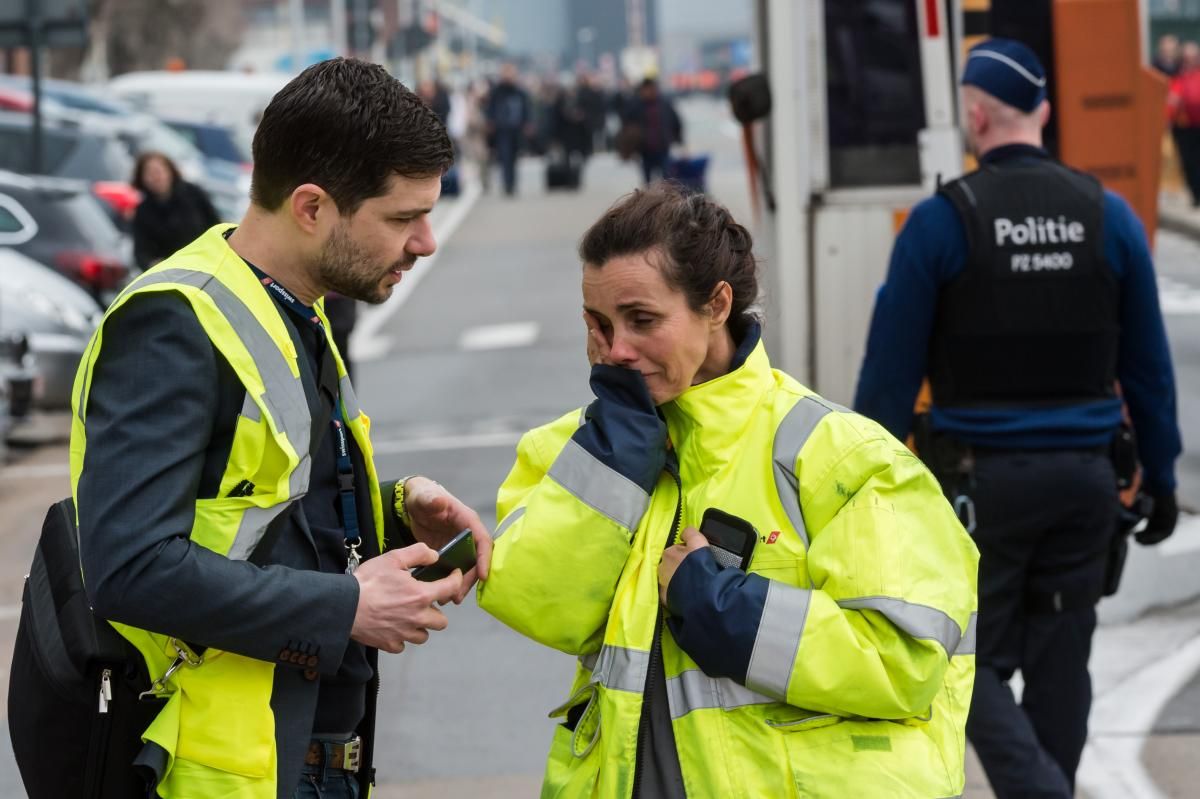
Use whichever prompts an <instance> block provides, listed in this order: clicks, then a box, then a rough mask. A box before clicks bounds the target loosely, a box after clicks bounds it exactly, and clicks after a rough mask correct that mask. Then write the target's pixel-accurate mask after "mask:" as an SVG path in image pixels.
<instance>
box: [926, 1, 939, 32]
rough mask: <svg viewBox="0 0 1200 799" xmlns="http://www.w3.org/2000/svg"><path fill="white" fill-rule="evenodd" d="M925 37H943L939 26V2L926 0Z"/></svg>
mask: <svg viewBox="0 0 1200 799" xmlns="http://www.w3.org/2000/svg"><path fill="white" fill-rule="evenodd" d="M925 35H926V36H928V37H929V38H930V39H936V38H937V37H938V36H940V35H941V26H940V25H939V24H938V0H925Z"/></svg>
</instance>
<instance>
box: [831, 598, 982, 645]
mask: <svg viewBox="0 0 1200 799" xmlns="http://www.w3.org/2000/svg"><path fill="white" fill-rule="evenodd" d="M838 607H841V608H845V609H846V610H874V611H876V612H878V613H881V614H883V615H884V616H885V617H886V618H887V620H888V621H890V622H891V623H892V624H894V625H896V626H897V627H899V628H900V629H901V630H903V631H904V632H906V633H908V634H909V635H911V636H912V637H913V638H921V639H932V640H934V641H937V642H938V643H939V644H941V645H942V648H944V649H945V650H946V655H947V656H950V655H953V654H954V652H955V650H956V649H958V642H959V640H960V639H961V638H962V631H961V630H959V629H958V623H957V622H955V621H954V619H952V618H950V616H949V614H947V613H946V612H945V611H943V610H939V609H937V608H931V607H929V606H928V605H918V604H916V603H914V602H907V601H905V600H903V599H897V598H895V597H890V596H871V597H862V598H860V599H839V600H838Z"/></svg>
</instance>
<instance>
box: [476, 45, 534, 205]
mask: <svg viewBox="0 0 1200 799" xmlns="http://www.w3.org/2000/svg"><path fill="white" fill-rule="evenodd" d="M517 77H518V75H517V67H516V65H515V64H505V65H504V66H503V67H501V69H500V80H499V81H498V82H497V83H496V85H495V86H494V87H492V91H491V94H490V95H489V96H488V104H487V119H488V131H489V134H490V135H491V136H492V138H493V147H494V152H495V155H496V160H497V161H498V162H499V163H500V175H501V179H502V180H503V183H504V193H505V194H506V195H508V196H509V197H511V196H512V195H514V194H516V192H517V156H518V155H519V154H520V151H521V143H522V139H523V138H524V137H525V136H527V135H529V133H530V122H531V120H532V109H531V108H530V102H529V95H528V94H527V93H526V92H525V90H524V89H522V88H521V87H520V86H519V85H517Z"/></svg>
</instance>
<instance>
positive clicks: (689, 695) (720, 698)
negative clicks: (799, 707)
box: [667, 669, 778, 719]
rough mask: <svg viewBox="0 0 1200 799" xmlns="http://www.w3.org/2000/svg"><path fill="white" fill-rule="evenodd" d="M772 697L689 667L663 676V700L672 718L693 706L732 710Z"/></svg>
mask: <svg viewBox="0 0 1200 799" xmlns="http://www.w3.org/2000/svg"><path fill="white" fill-rule="evenodd" d="M776 701H778V700H775V699H772V698H771V697H769V696H765V695H764V694H760V693H756V692H754V691H752V690H750V689H749V688H746V687H745V686H742V685H738V684H737V683H735V682H734V681H733V680H730V679H728V678H725V677H721V678H713V677H709V676H708V675H707V674H705V673H704V672H702V671H700V670H699V669H689V670H688V671H685V672H683V673H682V674H680V675H679V676H678V677H672V678H671V679H669V680H667V702H668V704H669V705H670V707H671V718H673V719H677V718H682V717H683V716H686V715H687V714H688V713H691V712H692V711H693V710H706V709H710V708H720V709H722V710H733V709H735V708H739V707H747V706H749V705H766V704H774V703H775V702H776Z"/></svg>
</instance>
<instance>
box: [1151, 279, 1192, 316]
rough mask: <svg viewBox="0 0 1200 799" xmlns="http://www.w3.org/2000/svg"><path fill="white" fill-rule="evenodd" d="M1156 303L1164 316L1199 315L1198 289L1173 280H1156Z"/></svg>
mask: <svg viewBox="0 0 1200 799" xmlns="http://www.w3.org/2000/svg"><path fill="white" fill-rule="evenodd" d="M1158 301H1159V304H1160V305H1161V306H1162V312H1163V313H1164V314H1170V315H1185V314H1200V289H1198V288H1195V287H1194V286H1190V285H1188V284H1187V283H1184V282H1182V281H1179V280H1175V279H1174V278H1170V277H1159V278H1158Z"/></svg>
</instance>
